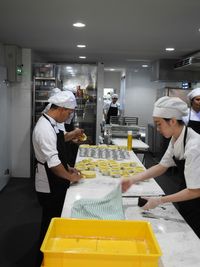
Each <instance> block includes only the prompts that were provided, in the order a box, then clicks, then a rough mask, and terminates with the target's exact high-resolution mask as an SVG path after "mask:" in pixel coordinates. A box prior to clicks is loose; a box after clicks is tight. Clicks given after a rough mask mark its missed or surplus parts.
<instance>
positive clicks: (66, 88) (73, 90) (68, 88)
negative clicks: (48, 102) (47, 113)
mask: <svg viewBox="0 0 200 267" xmlns="http://www.w3.org/2000/svg"><path fill="white" fill-rule="evenodd" d="M63 90H64V91H71V92H72V93H74V94H76V93H77V87H76V86H74V87H66V86H65V87H64V88H63Z"/></svg>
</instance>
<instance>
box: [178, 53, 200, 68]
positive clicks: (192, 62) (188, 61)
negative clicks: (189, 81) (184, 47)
mask: <svg viewBox="0 0 200 267" xmlns="http://www.w3.org/2000/svg"><path fill="white" fill-rule="evenodd" d="M174 68H175V69H177V70H190V71H200V52H199V53H196V54H193V55H192V56H190V57H186V58H184V59H181V60H179V61H178V62H176V63H175V65H174Z"/></svg>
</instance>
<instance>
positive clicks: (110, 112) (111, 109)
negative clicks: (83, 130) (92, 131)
mask: <svg viewBox="0 0 200 267" xmlns="http://www.w3.org/2000/svg"><path fill="white" fill-rule="evenodd" d="M117 115H118V107H111V105H110V107H109V110H108V113H107V117H106V124H110V117H111V116H117Z"/></svg>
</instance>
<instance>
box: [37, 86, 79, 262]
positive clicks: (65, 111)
mask: <svg viewBox="0 0 200 267" xmlns="http://www.w3.org/2000/svg"><path fill="white" fill-rule="evenodd" d="M48 102H49V103H50V104H51V106H50V109H49V110H48V111H47V112H46V113H44V114H43V115H42V116H41V117H40V119H39V120H38V122H37V123H36V125H35V128H34V130H33V136H32V139H33V147H34V152H35V157H36V159H37V169H36V174H35V188H36V192H37V196H38V200H39V203H40V205H41V207H42V222H41V233H40V244H41V243H42V240H43V238H44V236H45V233H46V230H47V228H48V225H49V222H50V220H51V219H52V218H53V217H60V216H61V212H62V207H63V203H64V199H65V194H66V191H67V189H68V187H69V186H70V183H71V182H77V181H79V180H80V179H81V176H80V174H79V173H78V171H77V170H76V169H74V168H71V167H70V166H69V165H68V164H67V160H66V153H70V151H65V140H64V132H63V131H62V130H60V128H59V124H60V123H63V122H65V121H66V120H67V119H68V118H69V117H70V114H72V113H73V112H74V109H75V107H76V99H75V97H74V94H73V93H72V92H70V91H67V92H59V93H57V94H55V95H53V96H51V97H50V98H49V99H48ZM41 260H42V255H40V257H39V259H38V261H39V263H38V266H40V265H39V264H40V263H41Z"/></svg>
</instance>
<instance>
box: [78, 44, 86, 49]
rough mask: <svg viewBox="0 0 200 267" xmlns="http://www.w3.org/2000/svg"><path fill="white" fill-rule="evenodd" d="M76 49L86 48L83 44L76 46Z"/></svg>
mask: <svg viewBox="0 0 200 267" xmlns="http://www.w3.org/2000/svg"><path fill="white" fill-rule="evenodd" d="M77 47H78V48H85V47H86V45H83V44H78V45H77Z"/></svg>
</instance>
